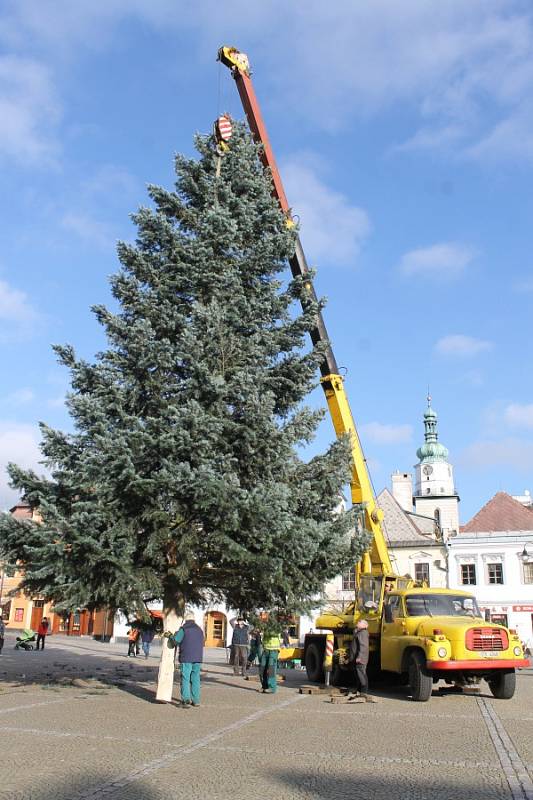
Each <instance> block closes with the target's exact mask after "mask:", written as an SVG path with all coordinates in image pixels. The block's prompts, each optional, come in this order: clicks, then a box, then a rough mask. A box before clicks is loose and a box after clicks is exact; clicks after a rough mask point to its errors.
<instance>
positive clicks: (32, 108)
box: [0, 55, 60, 166]
mask: <svg viewBox="0 0 533 800" xmlns="http://www.w3.org/2000/svg"><path fill="white" fill-rule="evenodd" d="M59 118H60V106H59V102H58V100H57V97H56V93H55V90H54V87H53V85H52V79H51V75H50V72H49V70H48V69H47V68H46V67H45V66H44V65H43V64H40V63H39V62H37V61H34V60H31V59H26V58H19V57H17V56H13V55H5V56H1V57H0V156H4V157H5V158H8V159H14V160H16V161H18V162H20V163H21V164H25V165H28V166H30V165H31V166H35V165H40V164H41V165H43V164H44V165H46V166H50V165H51V164H52V163H54V160H55V158H56V155H57V152H58V146H57V141H56V138H55V128H56V125H57V122H58V121H59Z"/></svg>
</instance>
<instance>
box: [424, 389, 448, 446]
mask: <svg viewBox="0 0 533 800" xmlns="http://www.w3.org/2000/svg"><path fill="white" fill-rule="evenodd" d="M426 399H427V404H428V407H427V408H426V410H425V412H424V444H423V445H422V447H419V448H418V450H417V451H416V454H417V456H418V458H419V459H420V461H446V460H447V459H448V450H447V448H446V447H444V445H442V444H440V443H439V433H438V428H437V414H436V412H435V411H434V410H433V409H432V408H431V395H430V393H429V386H428V393H427V398H426Z"/></svg>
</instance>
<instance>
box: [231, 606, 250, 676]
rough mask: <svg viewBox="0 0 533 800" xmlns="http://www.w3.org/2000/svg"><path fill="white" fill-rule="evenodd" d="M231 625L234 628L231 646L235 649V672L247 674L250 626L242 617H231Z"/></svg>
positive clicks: (235, 673)
mask: <svg viewBox="0 0 533 800" xmlns="http://www.w3.org/2000/svg"><path fill="white" fill-rule="evenodd" d="M230 625H231V627H232V628H233V636H232V639H231V647H232V649H233V674H234V675H238V674H239V672H240V673H241V675H242V676H243V678H244V676H245V675H246V668H247V666H248V648H249V646H250V626H249V625H248V624H247V623H246V622H245V621H244V619H243V618H242V617H237V619H231V620H230Z"/></svg>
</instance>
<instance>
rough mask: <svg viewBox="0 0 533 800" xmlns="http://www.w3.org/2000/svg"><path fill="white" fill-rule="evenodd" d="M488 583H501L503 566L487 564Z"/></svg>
mask: <svg viewBox="0 0 533 800" xmlns="http://www.w3.org/2000/svg"><path fill="white" fill-rule="evenodd" d="M487 578H488V582H489V583H503V564H487Z"/></svg>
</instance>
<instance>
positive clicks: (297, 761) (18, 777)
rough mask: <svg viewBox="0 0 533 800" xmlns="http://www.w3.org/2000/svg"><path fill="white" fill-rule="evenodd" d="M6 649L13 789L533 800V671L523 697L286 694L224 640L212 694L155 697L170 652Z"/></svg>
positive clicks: (155, 795) (64, 643) (87, 642)
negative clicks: (242, 668) (266, 687)
mask: <svg viewBox="0 0 533 800" xmlns="http://www.w3.org/2000/svg"><path fill="white" fill-rule="evenodd" d="M13 644H14V635H13V633H10V634H8V637H7V638H6V645H5V648H4V651H3V654H2V655H1V656H0V734H1V736H2V758H1V759H0V800H126V799H127V800H132V798H135V799H136V800H178V799H180V798H184V799H185V798H187V800H230V798H231V800H257V798H268V800H322V798H323V799H324V800H326V798H327V800H359V798H361V800H363V798H364V800H367V799H369V798H374V799H375V800H391V799H392V798H402V800H429V799H430V798H431V800H500V799H501V800H507V799H508V800H533V783H532V779H533V670H527V671H524V672H522V673H521V674H520V675H519V677H518V689H517V694H516V696H515V698H513V700H510V701H498V700H494V699H493V698H492V697H491V696H490V694H489V693H488V691H487V692H482V696H481V697H475V696H463V695H459V694H439V693H437V692H434V694H433V697H432V698H431V700H430V701H429V703H414V702H412V701H411V700H410V698H409V696H408V692H407V691H406V690H405V689H397V690H391V691H385V690H384V689H383V687H381V688H380V689H379V690H378V689H376V690H375V692H374V695H375V697H376V699H377V703H376V704H353V705H349V704H345V703H331V702H330V698H329V697H328V696H324V695H316V694H311V695H309V694H300V693H299V691H298V688H299V686H300V685H302V684H304V683H306V682H307V681H306V678H305V673H302V672H297V671H293V670H287V672H286V680H285V681H284V682H283V683H281V684H280V687H279V691H278V692H277V694H276V695H275V696H272V695H264V694H261V693H259V692H258V691H257V688H258V683H257V681H253V680H250V681H244V680H243V679H242V678H240V677H234V676H233V674H232V671H231V667H229V665H228V664H227V663H226V658H225V652H224V651H217V650H209V651H207V653H206V655H207V658H206V663H205V665H204V670H203V674H202V704H201V707H200V708H198V709H193V708H188V709H183V708H181V707H180V706H179V705H178V703H177V699H178V692H177V687H176V691H175V693H174V696H175V699H176V702H174V703H173V704H168V705H166V704H158V703H155V701H154V685H155V679H156V676H157V667H158V660H159V650H158V648H154V651H153V655H151V656H150V658H149V659H148V660H145V659H144V657H143V656H141V657H138V658H127V657H126V655H125V652H126V649H127V646H125V645H112V644H100V643H98V642H94V641H92V640H91V639H85V638H83V639H68V638H66V637H60V636H53V637H50V638H49V639H48V641H47V645H46V649H45V650H44V652H35V651H34V652H32V651H30V652H25V651H15V650H14V648H13Z"/></svg>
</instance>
